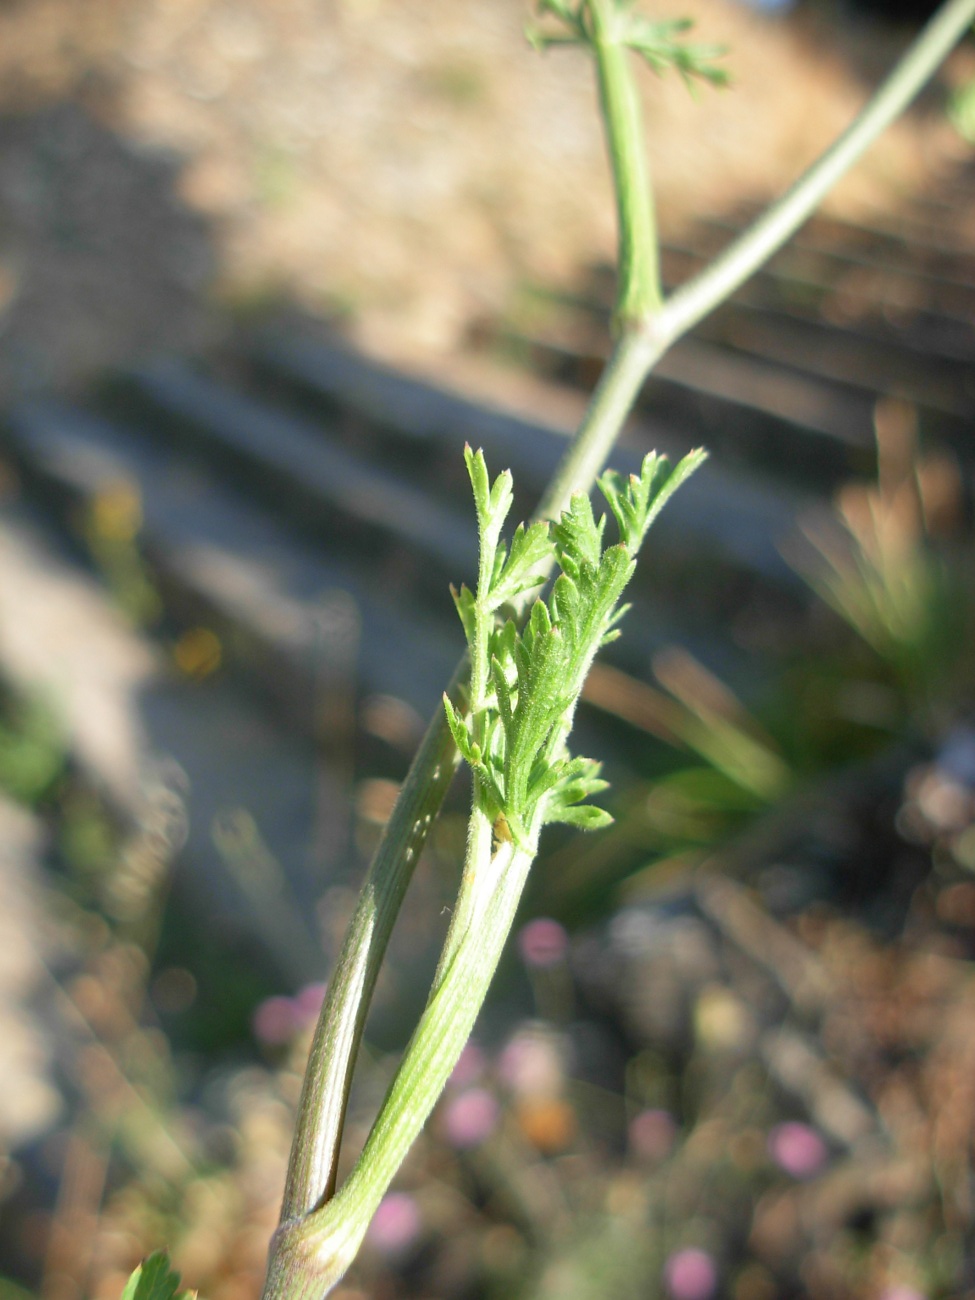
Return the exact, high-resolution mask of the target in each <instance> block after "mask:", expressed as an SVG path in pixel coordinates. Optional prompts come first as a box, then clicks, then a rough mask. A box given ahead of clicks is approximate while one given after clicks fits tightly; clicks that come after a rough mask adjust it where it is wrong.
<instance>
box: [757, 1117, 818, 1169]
mask: <svg viewBox="0 0 975 1300" xmlns="http://www.w3.org/2000/svg"><path fill="white" fill-rule="evenodd" d="M768 1152H769V1155H770V1156H771V1157H772V1159H773V1160H774V1161H775V1163H776V1164H777V1165H778V1166H779V1168H780V1169H783V1170H784V1171H785V1172H786V1173H787V1174H791V1175H792V1177H793V1178H812V1176H813V1175H814V1174H816V1173H818V1172H819V1170H820V1169H822V1167H823V1165H824V1164H825V1163H826V1160H827V1157H828V1156H829V1152H828V1150H827V1148H826V1143H825V1142H824V1141H823V1139H822V1138H821V1137H820V1135H819V1134H818V1133H817V1132H816V1130H815V1129H814V1128H810V1127H809V1125H808V1124H803V1123H801V1122H800V1121H799V1120H787V1121H786V1123H784V1124H776V1126H775V1128H773V1129H772V1130H771V1132H770V1133H769V1135H768Z"/></svg>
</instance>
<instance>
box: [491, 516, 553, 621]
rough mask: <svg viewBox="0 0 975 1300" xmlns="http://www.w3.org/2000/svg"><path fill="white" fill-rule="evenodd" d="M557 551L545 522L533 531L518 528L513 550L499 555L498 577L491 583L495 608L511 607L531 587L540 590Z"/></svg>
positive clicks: (501, 551)
mask: <svg viewBox="0 0 975 1300" xmlns="http://www.w3.org/2000/svg"><path fill="white" fill-rule="evenodd" d="M554 550H555V547H554V544H553V542H552V539H551V538H550V537H549V529H548V524H547V523H546V522H540V523H536V524H532V525H531V527H530V528H526V527H525V525H524V524H519V525H518V527H517V528H516V529H515V535H514V537H512V539H511V550H510V551H509V552H505V551H504V550H503V549H499V551H498V561H497V562H496V564H495V569H496V573H495V577H494V579H493V581H492V583H491V596H490V602H491V606H492V608H493V609H497V608H498V607H499V606H501V605H506V604H508V602H509V601H512V600H514V599H515V597H516V596H519V595H520V594H521V593H522V592H523V591H530V590H531V589H532V587H540V586H541V585H542V583H543V582H544V581H545V577H546V573H547V570H548V566H549V564H550V562H551V560H552V555H553V553H554Z"/></svg>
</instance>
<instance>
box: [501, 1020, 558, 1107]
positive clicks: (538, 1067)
mask: <svg viewBox="0 0 975 1300" xmlns="http://www.w3.org/2000/svg"><path fill="white" fill-rule="evenodd" d="M497 1069H498V1077H499V1079H500V1080H501V1082H502V1083H503V1084H504V1085H505V1087H506V1088H510V1090H511V1091H512V1092H513V1093H516V1094H518V1095H519V1096H523V1097H524V1096H531V1097H539V1096H552V1095H553V1094H555V1093H558V1092H560V1091H561V1088H562V1085H563V1083H564V1082H565V1067H564V1064H563V1060H562V1052H561V1050H560V1048H559V1045H558V1042H557V1040H556V1039H555V1037H554V1035H552V1034H551V1033H549V1032H547V1031H546V1030H545V1029H543V1028H542V1027H541V1026H527V1027H526V1028H524V1029H519V1030H518V1031H517V1032H516V1033H515V1034H514V1035H513V1036H512V1037H511V1038H510V1039H509V1040H508V1043H507V1044H506V1046H505V1047H504V1050H503V1051H502V1052H501V1055H500V1056H499V1057H498V1066H497Z"/></svg>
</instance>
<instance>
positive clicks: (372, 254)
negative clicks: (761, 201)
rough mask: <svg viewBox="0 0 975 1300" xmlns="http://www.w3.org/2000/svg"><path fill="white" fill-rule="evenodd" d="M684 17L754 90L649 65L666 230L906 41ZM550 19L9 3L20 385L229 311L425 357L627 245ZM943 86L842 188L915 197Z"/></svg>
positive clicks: (843, 111)
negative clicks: (306, 316) (617, 232)
mask: <svg viewBox="0 0 975 1300" xmlns="http://www.w3.org/2000/svg"><path fill="white" fill-rule="evenodd" d="M648 8H650V9H651V10H652V9H654V8H656V9H657V10H658V11H659V12H660V13H661V14H667V13H669V12H671V11H670V9H669V7H666V6H660V5H656V6H654V5H649V4H648ZM683 10H684V11H687V12H689V13H692V14H693V15H694V16H695V17H696V18H697V20H698V33H699V36H700V38H701V39H703V40H707V41H709V42H712V41H713V42H719V43H722V44H727V46H728V47H729V51H730V52H729V54H728V66H729V68H730V69H731V71H732V74H733V76H734V81H735V87H734V89H733V90H730V91H727V92H715V91H712V90H710V89H703V90H702V91H701V92H700V93H699V94H698V96H697V97H696V101H695V100H694V99H691V98H690V97H689V96H688V94H687V92H686V91H685V89H684V87H683V86H682V85H681V84H680V83H679V82H678V81H677V80H676V79H672V80H670V81H666V82H664V81H659V80H657V79H655V78H654V77H653V76H651V75H650V74H649V73H648V74H647V75H646V76H645V77H644V79H643V84H644V88H645V96H646V100H647V105H648V110H649V114H650V120H651V122H652V137H653V139H652V162H653V167H654V171H655V174H656V180H657V184H658V190H659V202H660V207H661V212H662V224H663V227H664V229H665V231H669V232H679V230H680V229H681V227H682V226H683V225H684V224H685V223H686V222H687V221H688V220H689V219H691V217H692V216H693V215H694V214H696V213H700V212H714V211H726V210H727V209H728V208H730V207H732V206H734V204H735V203H736V202H738V201H739V200H741V199H754V198H760V197H763V196H766V195H768V194H771V193H774V192H775V191H776V190H777V189H779V188H780V187H781V186H782V185H783V184H785V183H787V182H788V180H790V179H791V178H792V177H793V176H794V175H795V174H796V173H797V172H798V171H799V170H800V169H801V167H802V165H803V164H804V163H805V162H806V161H808V160H810V159H811V158H812V157H813V156H815V154H816V153H817V151H818V150H819V149H821V148H822V147H823V146H824V145H825V144H826V143H827V142H828V140H829V139H830V138H831V137H832V136H833V135H834V134H835V133H836V131H837V130H839V129H840V128H841V127H842V126H843V125H844V124H845V123H846V122H847V121H848V120H849V118H850V117H851V115H852V114H853V113H854V112H855V110H856V108H857V106H858V105H859V104H860V103H861V102H862V100H863V99H864V96H865V95H866V93H867V92H868V89H869V86H870V84H871V82H872V81H874V80H875V79H876V77H877V76H878V75H879V70H880V69H881V68H882V67H884V66H886V65H887V64H888V63H889V62H890V60H891V59H892V58H893V57H894V55H895V54H896V51H897V50H898V48H900V47H901V46H902V45H903V43H904V40H905V38H906V37H905V34H904V33H900V34H898V33H896V32H890V31H887V30H885V29H879V28H876V27H870V26H861V27H855V28H851V27H849V26H846V27H843V28H840V27H839V25H838V24H836V23H835V22H834V23H831V22H829V21H827V20H826V19H825V18H819V19H816V20H814V19H813V18H811V17H809V16H808V15H807V16H805V17H802V16H794V17H792V18H790V19H789V20H784V19H783V20H775V21H773V20H769V19H766V18H760V17H758V16H756V15H755V14H754V13H752V12H751V11H750V10H748V9H747V8H746V7H745V6H743V5H742V4H736V3H734V0H686V3H685V4H684V5H683ZM530 16H531V15H530V11H529V8H528V6H527V5H526V4H525V3H524V0H492V2H491V3H486V2H485V0H480V2H479V3H477V2H475V0H451V2H450V3H448V2H447V0H426V3H424V4H423V5H422V6H416V5H404V4H402V3H396V2H395V0H233V2H231V0H89V2H88V3H85V4H80V5H79V4H77V3H76V0H31V2H30V3H26V2H21V3H17V2H16V0H14V3H10V2H9V0H8V3H6V4H4V5H0V331H2V337H3V342H4V344H5V346H4V349H3V356H2V359H0V394H2V393H3V392H7V393H10V392H14V391H20V390H23V389H25V388H36V387H43V386H45V385H48V384H50V383H57V382H60V381H61V380H63V379H64V378H70V377H71V376H74V375H86V374H90V373H91V372H92V371H93V370H97V369H99V368H100V367H103V366H106V365H112V364H117V363H118V362H119V361H124V360H127V359H129V358H130V357H131V356H133V355H139V354H141V353H144V352H147V351H152V350H156V349H158V348H161V347H180V348H194V347H198V346H200V345H201V344H202V343H205V342H206V340H207V339H208V338H210V337H212V336H213V334H214V332H215V331H216V330H217V329H218V328H219V327H218V323H217V322H218V319H219V311H218V309H219V308H220V307H221V306H223V305H225V304H226V303H228V302H229V303H231V304H234V305H242V304H248V303H253V302H257V303H260V302H264V301H267V300H271V301H274V300H276V299H281V300H284V301H290V302H297V303H298V304H299V305H301V306H302V307H304V308H310V309H311V310H313V311H324V312H338V313H341V314H342V315H343V317H344V318H345V320H346V323H347V325H348V327H349V329H350V330H351V332H352V333H353V335H354V337H356V338H357V339H358V341H359V342H360V343H362V344H363V345H364V346H365V347H367V348H368V349H370V350H371V351H374V352H379V353H381V354H384V355H387V356H391V357H399V358H403V359H412V360H414V361H421V362H422V361H424V360H425V361H427V362H429V361H431V360H432V359H433V360H435V359H437V358H440V357H443V356H446V355H450V354H452V353H455V352H456V351H457V350H458V349H459V348H462V347H463V344H464V340H465V338H466V336H467V332H468V329H469V326H470V323H471V321H472V320H474V319H476V318H478V317H480V316H483V315H484V314H485V313H486V314H488V315H490V314H493V313H494V312H497V311H499V310H502V309H503V308H504V306H505V304H506V303H507V302H509V301H510V298H511V295H512V294H513V293H514V292H515V291H516V289H517V287H518V286H519V285H520V284H524V283H525V282H537V281H542V282H545V283H571V282H572V281H573V279H574V278H575V277H576V275H577V274H578V273H579V271H580V269H581V268H583V267H584V266H586V265H587V264H589V263H591V262H593V261H600V260H604V259H607V258H609V257H610V256H611V254H612V247H613V237H614V231H613V215H612V208H611V201H610V195H609V188H608V177H607V171H606V166H605V162H604V159H603V153H602V142H601V139H600V126H599V121H598V117H597V114H596V111H595V104H594V94H593V87H592V83H591V76H590V70H589V68H588V67H587V65H586V61H585V59H584V58H583V57H581V56H580V55H579V54H578V53H577V52H574V51H555V52H549V53H548V54H546V55H544V56H540V55H538V54H536V53H534V52H533V51H532V50H531V49H530V48H529V46H528V44H527V42H526V41H525V39H524V36H523V29H524V26H525V23H526V21H527V20H528V19H529V18H530ZM965 64H966V59H965V57H963V56H961V57H957V58H956V59H955V61H954V63H953V64H952V66H951V67H950V68H949V71H948V74H947V75H948V79H949V81H950V80H952V79H955V80H957V79H958V78H959V77H960V76H962V75H964V72H965ZM939 105H940V98H939V94H938V93H937V92H935V93H934V94H932V95H931V96H929V98H928V100H926V101H925V104H924V106H923V108H922V110H921V111H920V112H918V113H916V114H914V115H913V116H912V117H911V118H910V119H909V120H907V121H905V122H904V123H902V124H901V125H899V126H898V127H897V128H896V129H895V130H893V131H892V132H890V133H888V135H887V137H886V138H885V139H884V140H883V141H882V142H881V143H880V144H879V145H878V146H876V147H875V148H874V150H873V151H872V152H871V154H870V156H869V157H868V158H867V159H866V161H865V162H864V163H863V164H862V165H861V167H860V168H859V169H858V171H857V173H856V175H855V176H853V177H852V178H851V179H850V180H849V181H848V182H847V183H846V184H845V185H844V186H843V187H842V189H841V191H840V192H839V194H838V195H837V197H836V199H835V200H834V208H838V209H839V210H841V211H843V212H846V213H851V214H859V213H864V212H866V213H869V212H870V211H871V210H875V209H876V208H878V207H880V208H884V207H890V206H892V205H897V204H899V203H901V202H902V201H904V200H905V198H906V197H908V196H909V195H910V194H911V193H912V192H913V191H914V190H916V189H917V188H918V187H920V186H921V185H923V184H924V183H925V181H926V178H927V177H928V176H929V175H930V172H931V169H932V168H933V169H935V170H937V169H939V168H943V167H945V166H947V165H948V164H949V163H950V162H951V160H952V159H953V158H954V157H956V156H957V155H958V153H959V145H958V142H957V140H956V139H955V137H954V136H953V133H952V132H951V131H950V129H949V128H947V126H946V124H945V122H944V119H943V116H942V115H941V113H940V107H939Z"/></svg>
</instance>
